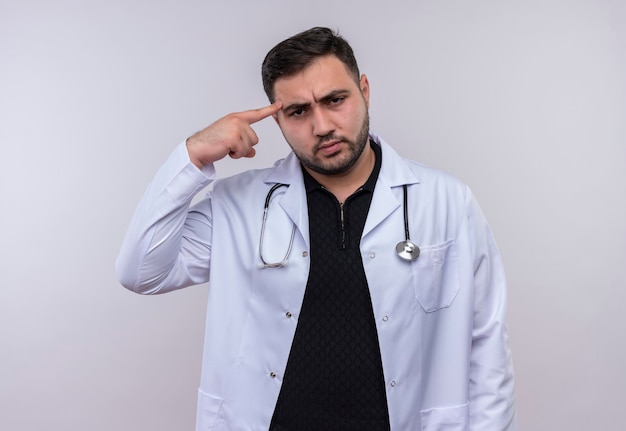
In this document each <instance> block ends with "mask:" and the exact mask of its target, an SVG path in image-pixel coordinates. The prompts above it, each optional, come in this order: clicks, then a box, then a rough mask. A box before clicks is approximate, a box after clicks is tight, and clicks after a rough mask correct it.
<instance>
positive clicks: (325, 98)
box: [282, 90, 350, 112]
mask: <svg viewBox="0 0 626 431" xmlns="http://www.w3.org/2000/svg"><path fill="white" fill-rule="evenodd" d="M348 94H350V91H349V90H333V91H331V92H330V93H328V94H326V95H324V96H322V97H321V98H319V100H317V103H326V102H329V101H331V100H332V99H335V98H336V97H341V96H347V95H348ZM310 107H311V103H309V102H307V103H292V104H291V105H288V106H285V107H284V108H283V109H282V110H283V111H285V112H288V111H297V110H298V109H307V108H310Z"/></svg>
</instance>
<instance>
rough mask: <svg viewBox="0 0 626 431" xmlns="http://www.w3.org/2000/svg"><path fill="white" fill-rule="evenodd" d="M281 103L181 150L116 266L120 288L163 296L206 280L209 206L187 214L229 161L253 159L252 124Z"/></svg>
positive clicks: (148, 199) (148, 197)
mask: <svg viewBox="0 0 626 431" xmlns="http://www.w3.org/2000/svg"><path fill="white" fill-rule="evenodd" d="M280 108H281V104H280V102H278V103H274V104H272V105H269V106H266V107H264V108H260V109H254V110H250V111H243V112H238V113H233V114H229V115H227V116H225V117H223V118H221V119H220V120H218V121H216V122H215V123H213V124H211V125H210V126H208V127H207V128H205V129H203V130H201V131H200V132H198V133H196V134H195V135H193V136H191V137H190V138H189V139H187V141H186V142H185V143H184V144H181V145H179V146H178V147H177V148H176V150H175V151H174V152H173V154H172V155H171V156H170V158H169V160H168V161H167V163H166V164H165V165H164V166H163V167H162V168H161V169H160V170H159V172H158V173H157V175H156V177H155V178H154V180H153V181H152V183H151V184H150V186H149V187H148V190H147V191H146V193H145V194H144V196H143V198H142V200H141V202H140V203H139V206H138V208H137V210H136V212H135V215H134V216H133V219H132V221H131V223H130V226H129V228H128V231H127V233H126V236H125V238H124V241H123V243H122V248H121V251H120V254H119V256H118V259H117V262H116V271H117V275H118V278H119V280H120V282H121V284H122V285H123V286H124V287H126V288H127V289H130V290H132V291H135V292H138V293H146V294H150V293H163V292H168V291H171V290H175V289H180V288H182V287H186V286H189V285H192V284H198V283H203V282H205V281H208V279H209V262H210V257H211V238H212V221H211V200H210V198H207V199H205V200H203V201H201V202H200V203H199V204H197V205H196V206H195V207H194V208H190V205H191V201H192V199H193V197H194V196H195V195H196V193H198V192H199V191H200V190H201V189H202V188H204V187H205V186H207V185H208V184H209V183H210V182H211V181H212V180H213V178H214V177H215V170H214V168H213V163H214V162H216V161H217V160H220V159H222V158H224V157H226V156H227V155H228V156H230V157H232V158H239V157H253V156H254V154H255V151H254V148H253V146H254V145H256V144H257V143H258V141H259V139H258V137H257V136H256V134H255V132H254V130H252V128H251V127H250V126H251V124H253V123H255V122H257V121H260V120H261V119H263V118H266V117H268V116H270V115H274V114H275V113H276V112H278V110H280Z"/></svg>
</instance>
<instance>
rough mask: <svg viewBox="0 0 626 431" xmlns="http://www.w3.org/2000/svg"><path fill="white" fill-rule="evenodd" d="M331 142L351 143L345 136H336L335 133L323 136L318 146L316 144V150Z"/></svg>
mask: <svg viewBox="0 0 626 431" xmlns="http://www.w3.org/2000/svg"><path fill="white" fill-rule="evenodd" d="M329 141H343V142H349V141H348V140H347V139H346V137H345V136H340V135H335V134H334V133H329V134H328V135H324V136H321V137H320V138H319V139H318V141H317V144H315V149H316V150H318V149H319V148H320V147H321V146H322V145H324V144H325V143H326V142H329Z"/></svg>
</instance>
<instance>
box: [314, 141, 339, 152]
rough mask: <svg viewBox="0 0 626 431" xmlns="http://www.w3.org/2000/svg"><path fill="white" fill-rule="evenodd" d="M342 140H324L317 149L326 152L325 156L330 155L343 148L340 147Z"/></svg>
mask: <svg viewBox="0 0 626 431" xmlns="http://www.w3.org/2000/svg"><path fill="white" fill-rule="evenodd" d="M341 142H342V141H341V140H339V139H334V140H332V141H327V142H324V143H323V144H322V145H320V146H319V147H318V149H317V150H318V151H319V152H320V153H322V154H324V155H325V156H329V155H331V154H334V153H336V152H338V151H339V150H340V149H341V148H340V146H341Z"/></svg>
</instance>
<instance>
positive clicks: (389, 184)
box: [363, 134, 419, 237]
mask: <svg viewBox="0 0 626 431" xmlns="http://www.w3.org/2000/svg"><path fill="white" fill-rule="evenodd" d="M370 138H372V140H373V141H374V142H375V143H376V144H378V145H380V147H381V149H382V155H383V156H382V157H383V161H382V165H381V167H380V173H379V174H378V181H377V182H376V188H375V189H374V196H373V197H372V203H371V205H370V210H369V213H368V215H367V221H366V222H365V227H364V228H363V237H365V236H366V235H367V234H368V233H370V232H371V231H372V230H373V229H374V228H375V227H376V226H378V225H379V224H380V223H382V222H383V221H384V220H385V219H386V218H387V217H388V216H389V215H390V214H392V213H393V212H394V211H396V210H398V209H400V210H402V205H403V202H402V199H403V198H402V185H404V184H407V185H410V184H415V183H419V179H418V178H417V177H416V176H415V174H414V173H413V172H412V171H411V169H409V167H407V165H406V163H404V161H403V160H402V158H401V157H400V156H399V155H398V153H396V152H395V151H394V150H393V149H392V148H391V147H390V146H389V145H388V144H387V143H386V142H384V141H383V140H382V139H380V138H379V137H378V136H376V135H374V134H370ZM396 189H400V190H399V191H398V190H396Z"/></svg>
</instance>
